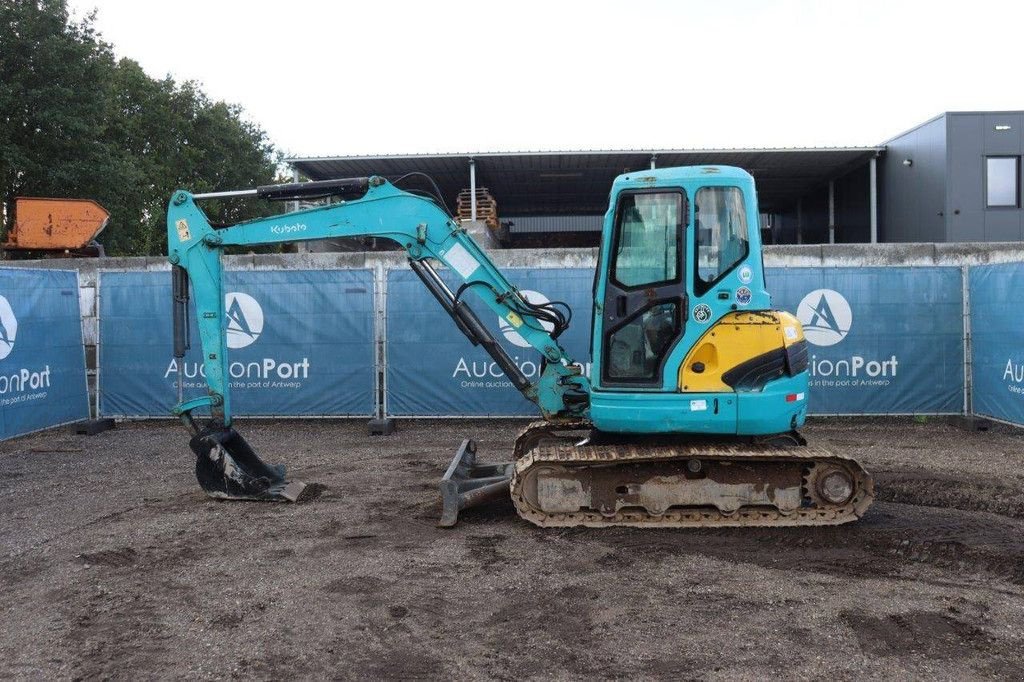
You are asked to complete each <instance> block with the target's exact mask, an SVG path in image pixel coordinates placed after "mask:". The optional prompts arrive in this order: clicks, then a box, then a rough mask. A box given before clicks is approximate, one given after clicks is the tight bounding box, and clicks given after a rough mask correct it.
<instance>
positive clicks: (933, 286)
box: [765, 266, 964, 415]
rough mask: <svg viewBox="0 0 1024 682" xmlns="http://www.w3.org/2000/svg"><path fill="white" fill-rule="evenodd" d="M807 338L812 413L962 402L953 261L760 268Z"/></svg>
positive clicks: (950, 409) (914, 409)
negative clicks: (929, 264)
mask: <svg viewBox="0 0 1024 682" xmlns="http://www.w3.org/2000/svg"><path fill="white" fill-rule="evenodd" d="M765 277H766V279H767V284H768V290H769V291H771V292H772V296H773V302H774V304H775V306H776V307H778V308H781V309H782V310H788V311H790V312H794V313H795V314H796V316H797V317H798V318H799V319H800V322H801V323H802V324H803V326H804V333H805V335H806V337H807V341H808V344H809V345H810V359H811V364H810V373H811V390H810V395H809V406H808V410H809V412H810V413H811V414H819V415H823V414H959V413H961V412H962V411H963V408H964V405H963V395H964V376H963V374H964V371H963V366H964V350H963V348H964V347H963V283H962V279H961V277H962V275H961V270H960V268H957V267H941V266H938V267H843V268H768V269H767V272H766V275H765Z"/></svg>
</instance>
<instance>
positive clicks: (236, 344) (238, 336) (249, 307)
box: [224, 291, 263, 348]
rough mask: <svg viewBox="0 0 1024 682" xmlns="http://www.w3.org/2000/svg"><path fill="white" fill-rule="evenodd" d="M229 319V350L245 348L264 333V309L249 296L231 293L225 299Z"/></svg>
mask: <svg viewBox="0 0 1024 682" xmlns="http://www.w3.org/2000/svg"><path fill="white" fill-rule="evenodd" d="M224 309H225V310H227V318H228V348H245V347H246V346H248V345H251V344H252V343H253V342H255V341H256V339H258V338H260V334H262V333H263V308H261V307H260V304H259V303H257V302H256V299H255V298H253V297H252V296H250V295H249V294H243V293H241V292H238V291H231V292H229V293H228V295H227V296H225V297H224Z"/></svg>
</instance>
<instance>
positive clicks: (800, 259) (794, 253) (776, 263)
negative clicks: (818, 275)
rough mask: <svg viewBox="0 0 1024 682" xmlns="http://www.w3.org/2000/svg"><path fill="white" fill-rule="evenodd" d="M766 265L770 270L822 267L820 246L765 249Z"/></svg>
mask: <svg viewBox="0 0 1024 682" xmlns="http://www.w3.org/2000/svg"><path fill="white" fill-rule="evenodd" d="M764 264H765V267H769V268H801V267H815V266H818V265H821V245H820V244H792V245H773V246H766V247H765V248H764Z"/></svg>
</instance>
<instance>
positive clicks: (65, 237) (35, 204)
mask: <svg viewBox="0 0 1024 682" xmlns="http://www.w3.org/2000/svg"><path fill="white" fill-rule="evenodd" d="M108 220H110V213H108V212H107V209H105V208H103V207H102V206H100V205H99V204H97V203H96V202H95V201H92V200H91V199H43V198H36V197H31V198H30V197H18V198H17V199H16V200H15V207H14V229H12V230H11V231H10V233H9V234H8V235H7V243H5V244H4V245H3V247H4V248H5V249H38V250H48V251H55V250H65V249H83V248H85V247H86V246H88V245H89V242H91V241H92V240H93V239H95V238H96V235H98V234H99V233H100V232H102V231H103V228H104V227H106V226H107V221H108Z"/></svg>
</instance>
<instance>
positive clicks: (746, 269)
mask: <svg viewBox="0 0 1024 682" xmlns="http://www.w3.org/2000/svg"><path fill="white" fill-rule="evenodd" d="M753 278H754V273H753V271H752V270H751V269H750V266H749V265H744V266H743V267H742V268H740V281H741V282H743V283H744V284H750V280H752V279H753Z"/></svg>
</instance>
